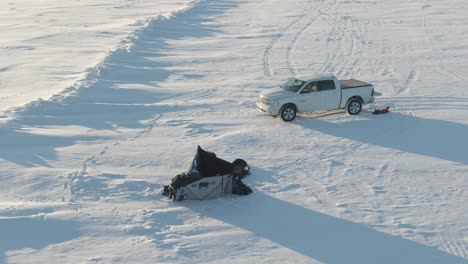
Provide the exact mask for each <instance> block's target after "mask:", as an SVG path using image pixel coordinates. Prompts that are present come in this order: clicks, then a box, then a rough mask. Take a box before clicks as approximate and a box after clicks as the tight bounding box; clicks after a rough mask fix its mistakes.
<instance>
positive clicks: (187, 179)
mask: <svg viewBox="0 0 468 264" xmlns="http://www.w3.org/2000/svg"><path fill="white" fill-rule="evenodd" d="M249 174H250V168H249V166H248V164H247V162H245V161H244V160H242V159H236V160H235V161H233V162H232V163H231V162H228V161H225V160H223V159H220V158H218V157H216V154H215V153H213V152H208V151H205V150H203V149H202V148H201V147H200V146H198V148H197V154H196V155H195V157H194V159H193V161H192V164H191V165H190V168H189V170H188V172H187V173H182V174H179V175H177V176H176V177H174V178H173V179H172V182H171V184H170V185H167V186H164V189H163V195H167V196H168V197H169V198H171V199H172V200H173V201H181V200H205V199H211V198H215V197H218V196H220V195H222V194H224V193H233V194H238V195H247V194H250V193H252V190H251V189H250V187H248V186H247V185H245V184H244V183H243V182H242V181H241V179H242V178H243V177H245V176H246V175H249Z"/></svg>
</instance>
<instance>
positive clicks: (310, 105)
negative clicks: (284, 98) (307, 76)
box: [297, 82, 321, 112]
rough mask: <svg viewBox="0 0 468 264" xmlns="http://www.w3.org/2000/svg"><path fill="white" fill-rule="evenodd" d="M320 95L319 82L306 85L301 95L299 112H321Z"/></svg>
mask: <svg viewBox="0 0 468 264" xmlns="http://www.w3.org/2000/svg"><path fill="white" fill-rule="evenodd" d="M319 94H320V93H319V84H318V82H310V83H308V84H306V85H305V86H304V87H303V88H302V90H301V91H300V94H299V100H298V105H297V107H298V109H299V112H313V111H316V110H320V108H321V102H320V101H321V98H320V95H319Z"/></svg>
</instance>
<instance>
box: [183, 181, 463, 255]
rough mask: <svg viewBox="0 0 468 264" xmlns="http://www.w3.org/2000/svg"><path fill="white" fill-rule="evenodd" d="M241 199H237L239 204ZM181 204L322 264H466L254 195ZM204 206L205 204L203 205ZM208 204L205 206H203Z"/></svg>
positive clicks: (376, 232) (266, 197) (368, 229)
mask: <svg viewBox="0 0 468 264" xmlns="http://www.w3.org/2000/svg"><path fill="white" fill-rule="evenodd" d="M241 200H242V201H241ZM203 203H204V206H203V207H202V206H200V207H198V206H193V205H195V203H187V204H186V205H185V206H189V205H191V206H190V208H191V209H192V210H194V211H196V212H197V213H199V214H201V215H203V216H208V217H211V218H214V219H218V220H220V221H222V222H225V223H228V224H231V225H233V226H237V227H239V228H242V229H244V230H247V231H249V232H252V233H253V234H255V235H258V236H260V237H263V238H266V239H269V240H271V241H273V242H275V243H278V244H280V245H282V246H284V247H287V248H289V249H291V250H294V251H296V252H298V253H300V254H302V255H304V256H307V257H310V258H313V259H315V260H319V261H321V262H324V263H360V264H374V263H381V264H385V263H389V264H393V263H425V264H429V263H466V260H464V259H462V258H459V257H456V256H453V255H450V254H447V253H445V252H442V251H439V250H437V249H435V248H432V247H429V246H425V245H422V244H419V243H416V242H413V241H411V240H407V239H404V238H401V237H398V236H394V235H389V234H386V233H383V232H379V231H377V230H374V229H371V228H369V227H367V226H366V225H363V224H359V223H354V222H351V221H348V220H344V219H340V218H337V217H333V216H329V215H325V214H322V213H318V212H315V211H312V210H309V209H306V208H303V207H300V206H297V205H295V204H292V203H289V202H286V201H283V200H280V199H277V198H274V197H271V196H268V195H265V194H263V193H261V192H259V191H255V190H254V193H253V194H251V195H249V196H247V197H239V198H238V199H235V200H234V201H233V200H231V201H229V204H226V203H220V200H219V199H218V200H211V201H204V202H203ZM207 205H208V206H207ZM209 205H211V206H209Z"/></svg>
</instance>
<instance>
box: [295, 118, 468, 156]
mask: <svg viewBox="0 0 468 264" xmlns="http://www.w3.org/2000/svg"><path fill="white" fill-rule="evenodd" d="M363 116H364V117H365V119H361V120H353V121H350V122H340V123H333V122H328V121H324V120H321V119H320V118H301V119H298V120H297V121H296V123H295V124H297V125H300V126H303V127H304V128H308V129H312V130H315V131H318V132H322V133H324V134H328V135H331V136H335V137H341V138H346V139H350V140H356V141H360V142H363V143H366V144H370V145H378V146H382V147H386V148H391V149H395V150H399V151H403V152H409V153H414V154H419V155H425V156H431V157H434V158H439V159H443V160H448V161H453V162H459V163H463V164H468V155H466V150H467V149H468V140H466V137H467V135H468V125H464V124H460V123H454V122H449V121H444V120H435V119H427V118H420V117H414V116H409V115H403V114H401V113H395V112H392V113H389V114H385V115H372V114H365V115H363Z"/></svg>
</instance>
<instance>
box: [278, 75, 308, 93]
mask: <svg viewBox="0 0 468 264" xmlns="http://www.w3.org/2000/svg"><path fill="white" fill-rule="evenodd" d="M305 83H306V82H304V81H302V80H298V79H296V78H290V79H288V80H287V81H286V83H285V84H283V85H281V86H280V87H281V88H283V89H285V90H288V91H291V92H295V93H296V92H297V91H299V89H301V87H302V85H304V84H305Z"/></svg>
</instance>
